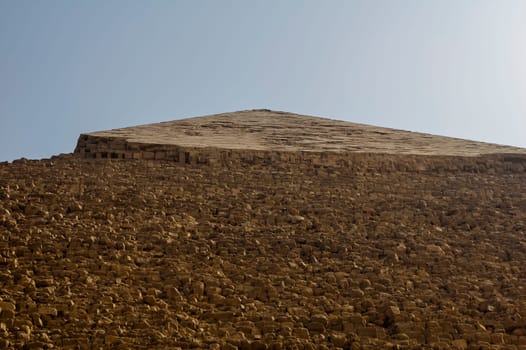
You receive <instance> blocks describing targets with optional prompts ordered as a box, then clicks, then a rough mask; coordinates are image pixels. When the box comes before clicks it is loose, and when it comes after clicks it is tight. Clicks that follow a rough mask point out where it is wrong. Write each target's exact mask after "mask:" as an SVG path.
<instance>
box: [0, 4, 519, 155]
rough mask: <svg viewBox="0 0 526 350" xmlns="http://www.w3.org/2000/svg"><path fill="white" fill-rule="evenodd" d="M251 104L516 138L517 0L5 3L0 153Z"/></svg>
mask: <svg viewBox="0 0 526 350" xmlns="http://www.w3.org/2000/svg"><path fill="white" fill-rule="evenodd" d="M252 108H269V109H275V110H283V111H289V112H295V113H301V114H309V115H318V116H325V117H330V118H333V119H341V120H348V121H352V122H358V123H365V124H373V125H379V126H386V127H393V128H398V129H404V130H412V131H420V132H427V133H432V134H439V135H447V136H453V137H461V138H467V139H474V140H479V141H487V142H493V143H500V144H507V145H514V146H520V147H526V137H525V135H526V1H524V0H499V1H493V0H361V1H358V0H356V1H353V0H327V1H317V0H303V1H301V0H288V1H283V0H221V1H220V0H198V1H196V0H187V1H177V0H166V1H164V0H155V1H138V0H92V1H88V0H77V1H71V0H47V1H40V0H0V161H3V160H13V159H16V158H20V157H25V158H30V159H35V158H49V157H50V156H52V155H54V154H59V153H68V152H72V151H73V148H74V146H75V143H76V140H77V137H78V135H79V134H80V133H82V132H90V131H97V130H106V129H112V128H119V127H125V126H131V125H137V124H147V123H152V122H159V121H165V120H173V119H179V118H184V117H192V116H199V115H207V114H214V113H222V112H228V111H236V110H243V109H252Z"/></svg>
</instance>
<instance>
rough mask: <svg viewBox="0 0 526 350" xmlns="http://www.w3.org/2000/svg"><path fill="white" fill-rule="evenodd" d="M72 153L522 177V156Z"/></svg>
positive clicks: (98, 141) (99, 145)
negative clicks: (499, 173)
mask: <svg viewBox="0 0 526 350" xmlns="http://www.w3.org/2000/svg"><path fill="white" fill-rule="evenodd" d="M75 153H76V154H79V155H80V156H82V157H84V158H94V159H101V158H109V159H144V160H164V161H173V162H176V163H186V164H206V165H230V164H249V165H250V164H253V165H256V164H257V165H265V164H269V165H270V164H273V165H276V164H279V163H287V164H307V165H312V166H314V167H331V168H352V169H356V170H367V169H368V168H374V169H381V171H468V172H486V171H506V172H509V171H511V172H525V171H526V154H489V155H482V156H479V157H473V156H465V157H462V156H444V155H433V156H431V155H408V154H386V153H357V152H309V151H296V152H289V151H268V150H239V149H224V148H214V147H184V146H177V145H163V144H153V143H134V142H127V141H126V140H125V139H123V138H118V137H101V136H93V135H88V134H82V135H80V137H79V139H78V142H77V146H76V148H75Z"/></svg>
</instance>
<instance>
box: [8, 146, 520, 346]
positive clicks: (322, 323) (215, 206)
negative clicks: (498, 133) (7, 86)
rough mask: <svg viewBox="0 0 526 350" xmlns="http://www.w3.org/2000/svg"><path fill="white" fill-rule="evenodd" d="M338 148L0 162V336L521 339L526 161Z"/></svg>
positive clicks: (153, 340) (75, 339)
mask: <svg viewBox="0 0 526 350" xmlns="http://www.w3.org/2000/svg"><path fill="white" fill-rule="evenodd" d="M270 152H272V150H270ZM280 152H281V151H280ZM285 153H287V152H283V153H280V154H285ZM288 153H289V155H290V157H291V158H294V154H295V153H294V152H288ZM345 157H347V158H341V159H344V160H345V161H346V162H347V163H345V164H343V165H342V164H341V163H340V164H339V165H338V164H337V165H331V164H330V163H329V162H328V163H323V162H321V163H319V164H312V163H309V162H307V161H304V160H303V161H299V162H293V161H290V159H289V160H286V159H282V160H281V161H279V162H278V161H276V162H270V163H267V164H265V163H261V162H253V163H250V162H246V161H242V160H232V159H230V160H229V161H228V162H223V163H215V164H212V163H208V164H198V163H189V164H188V163H184V162H174V161H173V160H171V161H167V160H156V159H155V156H154V157H153V158H152V159H150V160H145V159H144V157H140V158H142V159H136V160H133V159H130V160H112V159H91V158H88V159H86V158H82V157H78V156H75V155H63V156H59V157H54V158H52V159H50V160H40V161H28V160H18V161H15V162H13V163H9V164H5V163H4V164H0V348H5V349H51V348H54V349H108V348H110V349H113V348H114V349H128V348H140V349H188V348H200V349H334V348H342V349H422V348H427V349H525V348H526V234H525V232H526V161H524V160H523V159H522V158H521V157H520V156H519V155H510V154H505V155H503V154H488V155H484V156H479V157H474V156H470V157H467V156H465V155H464V156H458V155H457V156H447V155H444V154H442V155H435V156H429V155H422V154H420V155H417V154H415V155H402V154H392V155H386V154H372V153H369V154H360V153H355V154H347V155H345Z"/></svg>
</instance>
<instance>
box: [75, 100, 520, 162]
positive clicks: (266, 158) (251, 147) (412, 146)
mask: <svg viewBox="0 0 526 350" xmlns="http://www.w3.org/2000/svg"><path fill="white" fill-rule="evenodd" d="M75 152H76V153H79V154H81V155H83V156H84V157H87V158H118V159H123V158H124V159H157V160H172V161H176V162H181V163H207V164H208V163H221V164H224V163H228V162H230V161H240V160H241V161H244V162H248V163H276V162H283V161H286V162H290V161H293V162H308V163H314V164H320V163H321V164H331V165H333V166H335V165H340V166H344V165H345V164H346V158H347V155H348V154H349V153H375V154H377V153H382V154H398V155H400V154H416V155H448V156H451V155H455V156H478V155H482V154H496V153H499V154H503V153H513V154H517V153H520V154H523V155H526V150H525V149H521V148H516V147H509V146H501V145H495V144H489V143H483V142H475V141H470V140H462V139H455V138H450V137H442V136H435V135H429V134H422V133H416V132H409V131H403V130H395V129H388V128H380V127H375V126H370V125H363V124H356V123H350V122H344V121H338V120H331V119H326V118H319V117H311V116H304V115H298V114H293V113H286V112H276V111H270V110H251V111H240V112H233V113H224V114H217V115H211V116H206V117H198V118H190V119H182V120H176V121H171V122H163V123H157V124H148V125H142V126H135V127H129V128H123V129H115V130H108V131H99V132H93V133H88V134H82V135H81V136H80V137H79V140H78V143H77V147H76V149H75Z"/></svg>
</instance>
